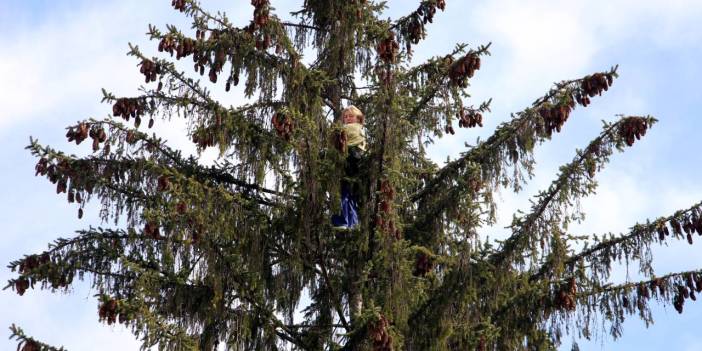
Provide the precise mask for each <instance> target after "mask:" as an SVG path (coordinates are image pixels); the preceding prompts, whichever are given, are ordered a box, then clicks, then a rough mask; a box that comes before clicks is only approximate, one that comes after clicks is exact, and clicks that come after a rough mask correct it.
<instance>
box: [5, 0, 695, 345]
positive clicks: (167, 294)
mask: <svg viewBox="0 0 702 351" xmlns="http://www.w3.org/2000/svg"><path fill="white" fill-rule="evenodd" d="M172 5H173V7H174V9H175V10H177V11H180V12H181V13H182V14H183V15H184V16H187V17H188V18H190V19H191V20H192V29H190V30H181V29H178V28H175V27H173V26H169V27H167V28H165V29H158V28H156V27H153V26H151V27H150V28H149V33H148V35H149V36H150V38H151V39H152V40H154V41H155V42H157V43H158V53H156V52H154V53H152V54H153V55H154V56H150V55H147V54H146V53H144V52H142V51H141V50H140V49H139V48H138V47H136V46H130V51H129V55H131V56H133V57H134V58H135V59H136V63H137V64H138V69H139V71H140V73H141V74H143V75H144V82H145V86H144V87H143V88H142V90H141V93H140V95H138V96H124V97H121V96H116V95H114V94H113V93H109V92H106V91H105V92H104V99H103V101H104V102H105V103H107V104H109V105H111V107H112V111H111V112H112V114H111V116H109V117H108V118H106V119H102V120H95V119H88V120H84V121H82V122H79V123H77V124H75V125H72V126H69V127H68V130H67V133H66V137H67V140H68V141H69V142H75V143H76V144H81V143H82V142H83V141H86V140H87V141H89V142H91V143H92V145H91V147H90V148H86V154H87V156H75V155H69V154H66V153H64V152H61V151H59V150H57V149H54V148H51V147H49V146H46V145H43V144H40V143H39V142H38V141H36V140H31V144H30V145H29V146H28V149H29V151H30V152H31V153H32V155H34V156H35V157H36V158H37V159H38V161H37V164H36V175H37V176H42V177H45V178H47V179H48V180H49V181H50V182H51V183H53V184H55V185H56V193H57V194H59V195H60V196H66V198H67V201H68V203H69V206H74V207H76V209H77V211H78V217H82V216H83V211H84V206H86V204H88V203H90V202H95V203H97V204H99V206H100V215H101V218H102V220H103V221H104V223H117V225H115V226H114V227H112V228H103V227H93V226H90V227H88V228H87V229H84V230H79V231H78V232H77V233H76V234H77V235H75V236H73V237H67V238H61V239H57V240H56V241H55V242H53V243H52V244H50V245H49V247H48V249H47V250H46V251H43V252H38V253H35V254H31V255H26V256H24V257H23V258H21V259H18V260H16V261H13V262H11V263H10V265H9V268H10V269H11V270H13V271H15V272H16V274H17V276H16V277H15V278H13V279H11V280H10V281H9V282H8V285H7V288H11V289H13V290H14V291H15V292H16V293H18V294H20V295H22V294H27V293H29V291H28V290H31V289H33V288H34V289H48V290H51V291H63V290H66V289H68V288H69V287H70V286H71V284H72V283H73V282H75V281H76V279H79V280H87V281H88V282H90V283H91V284H92V287H93V289H94V290H95V291H96V292H97V304H98V308H97V312H96V322H97V321H100V322H103V323H105V324H115V323H118V324H124V325H127V326H128V327H130V328H131V330H132V331H133V332H134V334H135V335H136V336H138V337H139V338H140V340H141V341H142V342H143V345H144V346H145V347H151V346H157V347H158V348H159V349H168V350H214V349H228V350H253V349H255V350H278V349H296V350H481V351H482V350H522V349H529V350H548V349H554V348H556V347H558V345H559V344H560V343H561V337H562V336H563V335H564V333H565V332H566V330H568V331H570V332H575V333H578V334H579V335H581V336H584V337H590V335H592V330H593V328H601V327H602V325H603V324H602V323H604V326H605V328H607V329H606V330H607V331H609V332H610V333H611V334H612V335H614V336H615V337H616V336H619V335H620V334H621V324H622V321H623V320H624V318H626V317H628V316H633V315H636V316H638V317H640V318H642V319H643V320H644V321H646V322H647V323H649V322H651V321H652V316H651V314H650V311H649V303H650V302H651V301H654V302H657V303H664V304H673V305H674V307H675V309H676V310H677V311H678V312H682V311H683V307H684V304H685V303H686V302H687V301H688V300H695V299H696V294H698V293H700V291H702V272H700V271H690V272H682V273H677V274H670V275H666V276H656V275H655V274H654V272H653V270H652V268H651V262H652V260H653V258H652V254H651V246H652V245H654V244H664V243H666V242H668V241H672V240H681V239H683V240H687V241H688V242H689V243H690V244H692V243H693V241H694V237H695V233H697V234H699V235H702V209H701V208H700V206H701V204H695V205H694V206H692V207H690V208H688V209H684V210H680V211H678V212H675V213H673V214H671V215H668V216H664V217H660V218H657V219H653V220H647V221H645V223H643V224H636V225H634V226H633V227H631V231H630V232H628V233H624V234H621V235H607V236H603V237H599V238H597V237H596V238H595V239H590V241H588V242H586V244H584V245H582V244H579V243H578V241H579V240H584V239H583V238H581V237H578V236H576V235H574V233H568V232H567V226H568V223H570V222H572V221H578V220H580V219H581V218H582V214H581V213H580V212H579V210H578V208H579V207H578V206H577V204H578V201H580V199H582V198H583V197H584V196H587V195H591V194H593V193H594V192H595V190H596V185H597V183H596V181H595V177H596V174H597V172H598V171H599V170H600V169H602V167H604V166H605V164H606V163H607V162H608V160H609V157H610V156H611V155H612V154H613V153H614V152H618V151H624V150H625V149H626V148H627V147H630V146H633V145H635V144H636V141H637V140H639V139H640V138H641V137H643V136H644V135H645V134H646V132H647V131H648V130H649V129H650V128H651V127H652V126H653V125H654V123H655V122H656V119H654V118H653V117H650V116H619V118H618V120H616V121H613V122H607V123H604V126H603V130H602V132H601V134H600V135H598V136H596V137H595V138H594V139H593V140H592V142H590V143H589V144H588V145H584V147H583V148H582V149H579V150H576V151H575V156H574V158H573V160H572V161H571V162H570V163H568V164H566V165H563V166H562V167H561V168H560V172H559V173H558V174H557V175H556V178H555V180H554V181H553V182H552V183H551V185H550V186H549V187H548V188H547V189H545V190H543V191H541V192H540V193H538V194H537V195H536V196H535V197H534V199H533V201H532V207H531V209H528V210H527V211H525V212H524V213H520V214H518V215H517V216H516V217H515V219H514V221H513V223H512V225H511V227H510V229H511V235H510V236H509V237H508V238H507V239H506V240H504V241H502V242H499V243H497V244H496V243H495V242H489V241H487V240H486V238H484V237H481V236H479V235H478V229H479V228H481V227H484V226H489V225H491V224H493V223H494V222H495V211H496V203H495V201H494V199H493V195H494V194H495V192H496V191H498V190H499V189H500V188H504V187H507V188H511V189H513V190H514V191H520V190H521V189H522V186H523V185H524V183H525V182H526V181H527V180H528V179H529V178H530V177H531V175H532V171H533V168H534V165H535V163H534V159H533V151H534V149H535V148H536V147H538V146H539V145H541V144H542V143H543V142H545V141H547V140H549V139H550V138H551V137H553V136H554V135H555V134H557V133H559V132H560V131H561V130H562V129H563V128H567V122H568V120H569V118H573V116H572V115H573V113H574V111H576V110H578V109H579V108H581V107H585V106H588V105H589V104H590V103H591V100H593V101H594V100H596V97H598V96H600V95H601V94H603V93H605V92H606V91H607V90H608V89H609V88H610V87H611V86H612V84H613V83H614V80H615V78H617V69H616V67H614V68H612V69H610V70H607V71H604V72H597V73H593V74H591V75H588V76H585V77H582V78H578V79H573V80H566V81H561V82H558V83H555V85H554V86H553V87H552V88H551V89H550V90H549V91H548V92H546V94H545V95H544V96H543V97H541V98H538V99H537V100H536V101H535V102H534V103H533V104H532V105H530V106H527V107H526V108H525V109H524V110H522V111H520V112H516V113H514V114H513V115H512V118H511V119H509V120H508V121H506V122H504V123H502V124H500V125H499V126H498V127H497V128H496V130H495V131H494V134H492V136H491V137H489V138H487V139H485V140H483V141H481V142H479V143H477V144H476V145H474V146H466V149H465V150H464V151H463V152H462V153H461V154H460V155H458V156H457V157H456V158H455V159H454V160H452V161H450V162H448V163H446V164H445V165H443V166H440V165H437V164H435V163H434V162H432V161H431V160H430V159H429V158H428V157H427V156H426V153H425V148H426V147H427V146H428V145H429V144H431V143H432V141H434V140H436V139H438V138H442V137H451V136H452V135H454V133H455V130H454V125H457V126H458V127H459V128H477V127H481V126H482V125H483V120H484V117H485V115H486V114H487V113H488V112H489V111H490V103H491V101H485V102H475V103H470V102H469V100H470V99H469V98H470V96H469V95H468V88H469V87H470V85H469V82H470V81H471V80H472V79H474V78H476V77H477V76H479V72H480V68H481V64H482V63H481V62H483V61H484V60H485V59H486V56H487V55H489V48H490V44H489V43H486V44H485V45H481V46H477V47H470V46H468V45H465V44H458V45H457V46H456V47H455V50H453V51H452V52H450V53H446V54H441V55H437V56H435V57H433V58H431V59H428V60H427V61H425V62H423V63H420V64H417V65H411V64H410V59H411V55H412V49H413V47H414V46H415V45H417V44H419V43H421V42H422V41H423V40H425V38H427V36H428V32H429V29H430V28H429V27H430V24H431V23H432V22H433V21H434V20H437V18H438V15H439V13H440V12H441V11H444V10H446V7H447V4H446V3H445V1H444V0H425V1H421V2H420V3H419V6H418V7H417V9H416V10H415V11H414V12H412V13H410V14H408V15H406V16H404V17H401V18H399V19H396V20H385V19H382V18H381V14H382V10H383V8H384V4H383V3H381V2H374V1H367V0H348V1H327V0H305V1H303V2H302V4H301V6H300V9H299V11H297V12H294V13H293V14H292V15H293V18H295V19H296V21H292V22H287V21H283V20H281V19H280V18H279V17H278V16H277V15H276V14H275V11H274V9H273V8H272V7H271V6H270V4H269V2H268V1H267V0H252V1H251V5H252V17H251V21H250V22H249V23H248V24H246V25H245V26H236V25H235V24H234V23H232V22H230V20H229V19H228V18H227V16H226V15H225V14H222V13H219V12H216V13H214V12H210V11H208V10H205V9H203V8H202V7H201V6H200V5H199V4H198V3H197V2H195V1H192V0H173V1H172ZM303 52H304V53H305V55H306V56H305V59H304V60H303V56H302V54H303ZM190 60H192V61H190ZM191 64H192V65H193V66H192V69H191V68H190V65H191ZM181 66H182V67H184V68H181ZM200 77H202V78H200ZM211 84H216V85H220V86H221V85H223V86H224V88H225V90H226V91H229V90H230V89H234V88H236V89H241V90H242V91H243V92H244V93H245V94H246V96H247V97H248V98H249V102H248V103H246V104H241V105H239V106H227V105H225V104H223V103H221V102H219V101H217V99H215V98H214V97H213V95H212V94H211V92H210V89H209V88H208V87H210V86H211ZM347 104H354V105H356V106H358V107H359V108H360V109H361V110H362V111H363V112H364V113H365V116H366V122H365V123H366V128H367V130H368V145H369V152H368V153H367V154H366V155H365V157H364V159H363V160H362V165H361V169H362V170H361V175H360V176H359V177H358V179H355V180H354V181H355V182H356V184H357V185H358V187H359V189H361V191H360V193H361V194H360V199H359V203H360V209H359V211H360V217H361V223H360V225H359V226H358V227H356V228H354V229H352V230H350V231H346V232H339V231H335V230H334V229H333V228H332V227H331V223H330V217H331V214H333V213H338V206H339V205H338V204H339V195H338V194H339V179H341V178H342V177H343V176H344V173H343V169H344V162H345V155H344V148H343V147H337V146H343V137H340V134H339V132H340V121H339V117H340V112H341V110H342V108H343V107H344V106H345V105H347ZM176 118H183V119H186V120H187V121H188V126H189V127H188V129H187V130H184V131H183V132H184V133H188V136H189V138H190V140H191V141H192V143H194V144H195V145H196V146H197V148H198V150H201V151H202V150H205V149H208V148H214V149H216V150H218V152H219V155H220V157H219V158H218V160H217V162H216V163H215V164H214V165H212V166H206V165H204V164H203V162H201V160H200V159H199V158H198V157H197V156H187V157H186V156H184V155H183V154H182V153H181V152H180V151H179V150H177V149H174V148H172V147H171V146H169V145H167V144H166V143H165V142H164V141H163V140H162V139H161V138H159V136H158V135H156V134H154V133H150V128H152V127H154V125H157V124H167V123H169V121H170V120H172V119H176ZM486 118H490V117H489V116H487V117H486ZM147 120H148V121H147ZM142 122H145V123H142ZM86 144H89V143H86ZM593 240H594V241H593ZM620 260H627V261H628V262H638V263H639V267H640V273H641V274H642V276H644V277H646V279H647V280H646V281H641V282H634V283H632V282H624V283H622V284H619V285H617V283H616V282H612V281H611V280H610V271H611V269H612V265H613V264H615V263H616V262H618V261H620ZM11 329H12V334H13V336H14V337H16V338H17V339H18V340H19V341H20V345H19V346H20V347H21V349H22V350H54V349H56V348H52V347H51V346H48V345H45V344H43V343H41V342H39V341H37V340H35V339H33V338H30V337H28V336H26V335H25V334H24V333H23V332H22V330H21V329H19V328H17V327H15V326H13V327H12V328H11ZM68 346H70V345H68Z"/></svg>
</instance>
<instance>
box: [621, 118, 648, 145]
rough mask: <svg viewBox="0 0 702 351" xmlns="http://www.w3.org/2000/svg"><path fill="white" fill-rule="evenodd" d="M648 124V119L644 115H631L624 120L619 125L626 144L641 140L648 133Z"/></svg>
mask: <svg viewBox="0 0 702 351" xmlns="http://www.w3.org/2000/svg"><path fill="white" fill-rule="evenodd" d="M646 129H648V124H647V123H646V119H645V118H642V117H629V118H627V119H626V120H624V121H623V123H622V124H621V126H620V127H619V135H620V136H621V137H622V138H623V139H624V141H625V142H626V145H628V146H631V145H634V141H635V140H640V139H641V137H642V136H644V135H646Z"/></svg>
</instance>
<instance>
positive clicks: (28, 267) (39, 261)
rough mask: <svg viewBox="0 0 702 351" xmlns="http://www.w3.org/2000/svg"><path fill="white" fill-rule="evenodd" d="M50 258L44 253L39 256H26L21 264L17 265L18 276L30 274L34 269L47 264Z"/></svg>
mask: <svg viewBox="0 0 702 351" xmlns="http://www.w3.org/2000/svg"><path fill="white" fill-rule="evenodd" d="M49 261H50V258H49V254H48V253H47V252H44V253H43V254H41V255H30V256H27V257H26V258H25V259H24V260H22V263H20V265H19V273H20V274H26V273H30V272H31V271H32V270H33V269H34V268H37V267H39V266H41V265H44V264H47V263H49Z"/></svg>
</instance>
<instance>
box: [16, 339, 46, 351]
mask: <svg viewBox="0 0 702 351" xmlns="http://www.w3.org/2000/svg"><path fill="white" fill-rule="evenodd" d="M17 351H41V345H39V343H38V342H36V341H34V340H31V339H27V340H22V341H21V342H20V343H19V344H18V345H17Z"/></svg>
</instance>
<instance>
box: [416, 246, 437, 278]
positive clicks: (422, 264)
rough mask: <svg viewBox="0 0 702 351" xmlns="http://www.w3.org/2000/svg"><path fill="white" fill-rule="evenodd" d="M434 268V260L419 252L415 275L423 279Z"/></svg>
mask: <svg viewBox="0 0 702 351" xmlns="http://www.w3.org/2000/svg"><path fill="white" fill-rule="evenodd" d="M433 268H434V260H433V259H432V257H431V256H429V255H428V254H426V253H424V252H421V251H420V252H417V255H416V257H415V264H414V271H413V272H412V274H413V275H415V276H417V277H423V276H425V275H426V274H427V273H429V272H430V271H431V270H432V269H433Z"/></svg>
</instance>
